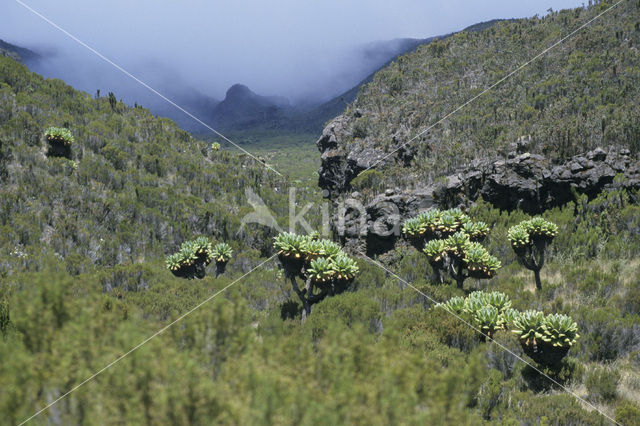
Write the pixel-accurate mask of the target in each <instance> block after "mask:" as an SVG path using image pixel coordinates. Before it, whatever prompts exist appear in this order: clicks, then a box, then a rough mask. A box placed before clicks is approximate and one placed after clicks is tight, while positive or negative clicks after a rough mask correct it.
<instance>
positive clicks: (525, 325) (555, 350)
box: [512, 310, 580, 366]
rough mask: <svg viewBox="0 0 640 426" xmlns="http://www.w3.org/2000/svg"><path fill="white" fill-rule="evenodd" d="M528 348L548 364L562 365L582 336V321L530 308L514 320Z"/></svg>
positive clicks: (516, 329)
mask: <svg viewBox="0 0 640 426" xmlns="http://www.w3.org/2000/svg"><path fill="white" fill-rule="evenodd" d="M512 331H513V332H514V333H515V334H517V335H518V336H520V344H521V346H522V349H523V350H524V352H525V353H526V354H527V355H529V356H530V357H531V358H533V360H534V361H536V362H538V363H540V364H542V365H545V366H558V365H559V364H560V362H561V360H562V358H564V356H565V355H566V354H567V351H568V350H569V348H571V346H573V345H574V344H575V343H576V340H577V339H578V338H579V337H580V335H579V334H578V325H577V324H576V323H575V322H574V321H573V320H572V319H571V318H570V317H569V316H567V315H563V314H550V315H547V316H545V315H544V313H542V312H540V311H533V310H528V311H525V312H523V313H521V314H520V315H518V316H516V317H515V318H514V320H513V330H512Z"/></svg>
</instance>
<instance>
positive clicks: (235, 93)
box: [225, 83, 256, 99]
mask: <svg viewBox="0 0 640 426" xmlns="http://www.w3.org/2000/svg"><path fill="white" fill-rule="evenodd" d="M250 96H256V94H255V93H254V92H252V91H251V89H249V88H248V87H247V86H245V85H244V84H240V83H236V84H234V85H233V86H231V87H229V89H228V90H227V94H226V96H225V98H226V99H229V98H239V97H243V98H244V97H250Z"/></svg>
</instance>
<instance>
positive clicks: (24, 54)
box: [0, 40, 42, 64]
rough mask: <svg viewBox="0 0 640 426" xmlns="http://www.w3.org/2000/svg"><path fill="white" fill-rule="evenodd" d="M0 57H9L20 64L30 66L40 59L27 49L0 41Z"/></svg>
mask: <svg viewBox="0 0 640 426" xmlns="http://www.w3.org/2000/svg"><path fill="white" fill-rule="evenodd" d="M0 56H9V57H11V58H12V59H14V60H16V61H18V62H22V63H24V64H30V63H33V62H35V61H38V60H40V59H41V58H42V57H41V56H40V55H39V54H37V53H36V52H33V51H31V50H29V49H25V48H23V47H19V46H15V45H13V44H10V43H7V42H6V41H4V40H0Z"/></svg>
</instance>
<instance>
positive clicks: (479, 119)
mask: <svg viewBox="0 0 640 426" xmlns="http://www.w3.org/2000/svg"><path fill="white" fill-rule="evenodd" d="M611 5H612V4H611V3H608V2H596V3H595V4H594V5H593V6H590V7H586V8H584V9H580V8H578V9H567V10H562V11H559V12H554V13H552V14H549V15H548V16H544V17H535V18H531V19H510V20H504V21H500V22H492V23H491V24H490V27H489V28H486V29H484V30H477V31H475V30H469V31H461V32H459V33H456V34H453V35H451V36H450V37H447V38H446V39H443V40H438V41H433V42H431V43H429V44H426V45H423V46H420V47H419V48H418V49H416V51H415V52H412V53H410V54H407V55H405V56H404V57H403V59H402V61H400V60H398V61H396V62H394V63H392V64H390V65H389V66H387V67H384V68H383V69H381V70H380V71H378V72H377V73H376V74H375V75H374V77H373V79H372V81H371V82H370V83H368V84H366V85H364V86H363V87H362V88H361V89H360V92H359V93H358V96H357V98H356V100H355V101H354V103H353V104H352V105H350V110H352V111H354V110H359V111H362V112H363V114H362V115H361V116H358V117H355V116H354V115H353V114H344V115H343V120H344V121H343V122H342V127H343V128H344V129H345V131H344V132H343V133H342V134H340V135H339V138H340V139H341V140H345V142H346V145H347V146H346V151H347V152H348V151H349V150H350V148H351V147H354V146H356V145H357V144H359V143H360V144H361V142H359V141H361V140H362V138H361V136H362V135H361V134H357V135H353V134H352V132H349V131H348V130H349V129H352V128H353V127H354V126H355V124H356V122H359V121H362V120H364V119H366V120H367V123H368V126H367V129H366V130H367V131H366V135H367V139H366V141H367V145H366V147H367V148H368V149H377V150H380V151H382V152H385V150H386V152H391V151H392V150H394V149H396V148H399V147H400V146H401V145H402V144H404V143H405V142H406V141H408V140H409V139H410V138H411V135H416V134H418V133H420V132H421V131H422V130H424V129H426V128H429V134H428V136H427V135H424V136H425V137H424V138H423V139H422V140H421V141H414V142H413V143H412V144H411V149H412V152H411V162H410V164H409V165H408V167H407V158H406V156H404V155H400V154H397V155H395V156H392V157H390V159H389V160H393V161H394V164H392V165H387V166H385V176H386V177H387V185H389V186H390V187H411V186H412V185H413V184H414V183H415V182H416V181H418V182H424V184H425V185H426V184H430V183H432V182H433V181H434V179H437V178H438V177H439V176H442V175H444V174H445V173H451V172H453V171H454V170H456V169H457V168H458V167H459V166H462V165H466V164H469V163H470V162H471V161H473V160H474V159H477V158H481V157H492V156H495V155H497V154H498V153H499V152H507V151H508V150H510V149H511V147H510V146H509V145H510V144H511V143H513V142H514V141H518V140H521V139H524V140H525V141H526V142H527V149H528V150H529V151H530V152H533V153H541V154H545V155H548V156H549V157H550V158H551V159H552V160H553V161H555V160H562V159H566V158H567V157H569V156H572V155H576V154H579V153H581V152H585V151H586V150H590V149H594V148H596V147H608V146H611V145H617V146H620V147H624V148H628V149H630V150H631V151H632V153H638V152H639V151H638V148H639V147H640V130H639V129H640V125H639V124H638V120H637V117H638V108H637V102H636V99H637V98H638V96H639V94H640V74H639V73H638V72H637V61H636V60H635V59H634V58H635V56H634V55H635V53H634V52H635V49H636V48H637V46H638V45H640V31H637V30H636V23H637V22H640V10H639V9H638V7H637V5H636V3H635V2H629V3H625V4H621V5H620V6H622V7H620V8H618V7H617V6H616V8H615V9H616V10H615V13H611V14H606V16H600V17H599V18H598V25H597V26H595V27H592V28H590V31H588V34H584V35H583V36H580V37H572V38H570V39H568V40H566V42H567V43H568V44H567V48H568V53H567V52H565V51H547V52H546V53H545V56H544V58H542V59H543V60H542V61H541V62H540V63H539V65H538V66H533V67H527V68H526V69H523V70H522V74H521V75H520V77H519V78H517V79H506V80H505V81H503V82H501V88H500V90H499V91H495V92H494V91H491V92H490V93H486V94H484V95H483V96H481V97H477V95H478V93H479V92H480V91H481V90H482V88H486V87H489V86H491V85H492V84H494V83H496V82H497V81H499V80H500V79H501V78H503V77H504V76H505V75H506V73H507V72H508V70H513V69H516V68H518V67H519V66H520V65H521V64H523V63H525V62H526V61H527V60H529V59H530V58H532V57H535V56H536V55H537V54H539V53H540V52H542V51H544V50H545V49H546V48H547V47H548V46H550V45H552V44H553V43H555V42H556V41H558V40H559V39H561V38H562V34H565V33H566V29H567V28H577V27H579V26H580V25H582V24H584V23H585V22H588V21H589V20H590V19H593V18H594V17H595V16H596V15H597V14H599V13H600V12H601V11H602V10H603V9H604V8H605V7H611ZM496 52H500V54H499V55H496ZM550 64H555V66H554V67H553V68H551V67H550ZM523 82H527V83H528V84H524V83H523ZM585 87H587V88H590V89H588V90H585ZM470 99H473V105H472V107H471V108H468V109H465V110H460V111H457V112H456V113H455V114H453V115H451V116H450V113H451V111H454V110H456V108H457V107H458V106H459V105H462V104H465V102H467V101H469V100H470ZM445 116H446V117H447V125H446V126H433V124H434V123H437V122H438V121H439V120H440V119H441V118H442V117H445ZM357 138H359V139H357ZM360 149H362V147H360ZM401 152H402V151H401ZM389 162H391V161H389ZM379 168H380V167H379Z"/></svg>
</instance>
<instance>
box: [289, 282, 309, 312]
mask: <svg viewBox="0 0 640 426" xmlns="http://www.w3.org/2000/svg"><path fill="white" fill-rule="evenodd" d="M289 279H290V280H291V286H292V287H293V291H295V293H296V294H297V295H298V299H300V301H301V302H302V322H305V320H306V319H307V317H308V316H309V315H311V303H309V299H307V297H305V295H304V294H303V293H302V291H301V290H300V288H299V287H298V283H297V282H296V277H295V276H293V275H290V276H289Z"/></svg>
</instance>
